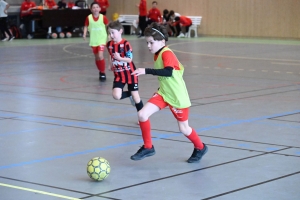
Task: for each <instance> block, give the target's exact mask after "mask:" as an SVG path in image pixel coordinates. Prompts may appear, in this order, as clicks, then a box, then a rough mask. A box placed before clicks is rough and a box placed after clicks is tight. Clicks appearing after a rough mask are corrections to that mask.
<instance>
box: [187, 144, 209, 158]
mask: <svg viewBox="0 0 300 200" xmlns="http://www.w3.org/2000/svg"><path fill="white" fill-rule="evenodd" d="M203 145H204V148H203V149H202V150H200V149H196V148H195V149H194V151H193V154H192V155H191V157H190V158H189V159H188V160H187V162H188V163H196V162H199V161H200V160H201V158H202V156H204V154H205V153H206V152H207V150H208V148H207V146H206V145H205V144H204V143H203Z"/></svg>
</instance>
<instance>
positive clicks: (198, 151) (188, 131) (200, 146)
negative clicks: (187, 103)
mask: <svg viewBox="0 0 300 200" xmlns="http://www.w3.org/2000/svg"><path fill="white" fill-rule="evenodd" d="M170 110H171V111H172V113H173V115H174V117H175V118H176V119H177V122H178V127H179V130H180V132H182V133H183V134H184V135H185V136H186V137H187V138H188V139H189V140H190V141H191V142H192V143H193V144H194V151H193V153H192V155H191V157H190V158H189V159H188V160H187V162H189V163H194V162H199V161H200V160H201V158H202V156H203V155H204V154H205V153H206V152H207V146H206V145H205V144H204V143H203V142H202V141H201V139H200V137H199V136H198V134H197V133H196V131H195V130H194V129H193V128H191V127H190V126H189V122H188V115H189V108H184V109H176V108H173V107H171V106H170Z"/></svg>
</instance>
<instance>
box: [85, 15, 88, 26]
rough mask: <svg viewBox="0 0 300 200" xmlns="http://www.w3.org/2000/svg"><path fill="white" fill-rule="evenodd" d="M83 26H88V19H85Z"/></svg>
mask: <svg viewBox="0 0 300 200" xmlns="http://www.w3.org/2000/svg"><path fill="white" fill-rule="evenodd" d="M84 26H89V17H86V18H85V22H84Z"/></svg>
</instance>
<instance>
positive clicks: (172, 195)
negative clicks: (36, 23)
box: [0, 1, 300, 200]
mask: <svg viewBox="0 0 300 200" xmlns="http://www.w3.org/2000/svg"><path fill="white" fill-rule="evenodd" d="M294 2H295V1H294ZM203 20H204V21H205V18H203ZM203 23H204V24H205V23H206V22H203ZM206 30H207V31H208V28H207V29H206ZM202 31H205V30H202ZM199 32H201V30H199ZM124 38H126V39H127V40H128V41H129V42H130V44H131V45H132V48H133V56H134V57H133V60H134V63H135V65H136V66H137V67H143V68H152V67H153V55H152V54H151V53H150V52H149V51H148V48H147V44H146V41H145V39H138V38H137V37H136V36H131V35H125V36H124ZM299 38H300V37H299ZM299 38H266V37H238V36H237V37H229V36H228V37H223V36H222V37H221V36H205V34H203V35H201V34H199V36H198V38H195V37H191V38H170V39H169V41H168V42H167V44H168V46H169V47H170V48H171V49H172V50H173V51H174V53H175V54H176V56H177V57H178V59H179V60H180V62H181V63H182V64H183V66H184V67H185V71H184V79H185V83H186V86H187V88H188V91H189V96H190V98H191V102H192V106H191V108H190V114H189V124H190V126H192V127H193V128H194V129H195V130H196V131H197V133H198V135H199V136H200V137H201V139H202V141H203V142H204V143H205V144H206V145H207V147H208V152H207V153H206V154H205V156H203V158H202V159H201V161H200V162H199V163H187V162H186V160H187V159H188V158H189V156H190V155H191V153H192V151H193V145H192V143H191V142H190V141H189V140H188V139H187V138H186V137H185V136H184V135H183V134H181V133H180V132H179V129H178V126H177V122H176V120H175V118H174V117H173V115H172V113H171V112H170V110H169V109H164V110H162V111H160V112H158V113H155V114H154V115H152V116H151V118H150V120H151V126H152V139H153V144H154V147H155V149H156V154H155V155H154V156H151V157H148V158H145V159H143V160H140V161H133V160H131V159H130V156H132V155H133V154H134V153H136V151H137V150H138V149H139V147H140V146H142V145H143V141H142V136H141V131H140V127H139V125H138V124H137V113H136V108H135V107H133V106H132V105H131V103H130V100H129V99H128V98H127V99H124V100H114V99H113V97H112V94H111V93H112V83H113V74H112V72H111V71H107V72H106V73H107V80H106V82H100V81H99V74H98V71H97V68H96V67H95V64H94V56H93V54H92V51H91V48H90V47H89V46H88V42H87V41H84V40H83V39H82V38H79V37H73V38H65V39H32V40H27V39H15V40H14V41H12V42H2V43H0V152H1V153H0V199H1V200H41V199H42V200H59V199H74V200H75V199H86V200H139V199H144V200H183V199H184V200H200V199H203V200H208V199H216V200H253V199H256V200H298V199H300V191H299V185H300V40H299ZM105 56H106V57H105V59H106V61H107V59H108V57H107V52H105ZM125 88H126V87H125ZM139 88H140V89H139V93H140V95H141V98H142V100H143V101H144V103H145V102H147V100H148V99H149V98H150V97H151V96H152V95H153V93H154V92H155V91H157V88H158V81H157V77H156V76H152V75H144V76H140V77H139ZM94 157H103V158H105V159H106V160H107V161H108V162H109V164H110V167H111V172H110V174H109V176H108V177H107V178H106V179H105V180H103V181H100V182H97V181H93V180H92V179H90V178H89V177H88V175H87V170H86V168H87V163H88V161H89V160H90V159H92V158H94Z"/></svg>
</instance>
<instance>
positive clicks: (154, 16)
mask: <svg viewBox="0 0 300 200" xmlns="http://www.w3.org/2000/svg"><path fill="white" fill-rule="evenodd" d="M148 18H149V19H151V20H152V21H154V22H162V19H161V14H160V11H159V10H158V9H157V8H151V9H150V10H149V13H148Z"/></svg>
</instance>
